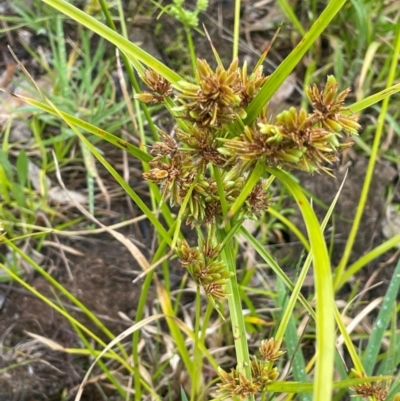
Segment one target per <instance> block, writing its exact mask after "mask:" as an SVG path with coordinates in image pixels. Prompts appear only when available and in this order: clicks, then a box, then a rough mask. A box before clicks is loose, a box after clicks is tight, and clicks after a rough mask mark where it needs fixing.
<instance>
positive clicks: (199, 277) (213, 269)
mask: <svg viewBox="0 0 400 401" xmlns="http://www.w3.org/2000/svg"><path fill="white" fill-rule="evenodd" d="M208 231H209V232H208V238H207V240H206V242H203V241H199V245H198V246H197V247H196V248H191V247H189V245H188V243H187V242H186V241H184V240H183V241H179V242H178V244H177V247H176V249H177V255H178V256H179V258H180V260H181V263H182V266H184V267H185V268H186V269H187V270H188V271H189V273H190V274H191V276H192V278H193V279H194V280H195V282H196V283H197V284H198V285H199V286H201V287H202V288H203V289H204V291H205V292H206V294H207V295H208V296H209V297H211V298H212V299H214V300H222V299H223V298H225V297H226V295H227V293H226V291H225V285H226V281H227V280H228V278H229V277H230V276H231V273H229V272H228V271H227V269H226V266H225V264H224V263H223V262H221V261H220V260H219V254H220V247H219V246H218V245H217V244H216V243H215V236H214V232H213V231H214V230H213V228H210V229H209V230H208Z"/></svg>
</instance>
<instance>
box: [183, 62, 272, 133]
mask: <svg viewBox="0 0 400 401" xmlns="http://www.w3.org/2000/svg"><path fill="white" fill-rule="evenodd" d="M197 68H198V77H199V84H198V85H194V84H189V83H187V82H181V83H179V84H178V85H177V89H178V91H179V92H180V94H179V96H178V100H179V101H180V103H181V106H179V107H177V108H175V111H183V112H184V113H185V117H186V118H187V119H188V120H189V121H192V122H193V123H195V124H196V125H197V126H199V127H221V126H222V125H223V124H229V123H231V122H232V121H234V120H236V119H237V117H238V116H239V117H241V118H244V117H245V116H246V112H245V110H244V108H245V107H246V106H247V105H248V103H250V101H251V100H252V99H253V98H254V96H255V95H256V94H257V93H258V91H259V90H260V88H261V86H262V85H263V84H264V82H265V81H266V79H267V77H264V76H263V74H262V67H258V68H257V69H256V70H255V71H254V72H253V73H252V74H251V75H250V76H249V77H248V76H247V66H246V64H245V65H244V67H243V70H241V69H240V68H239V67H238V60H237V59H235V60H233V61H232V63H231V65H230V66H229V68H228V69H227V70H225V69H224V68H223V67H222V65H218V67H217V69H216V71H215V72H214V71H213V70H212V69H211V67H210V66H209V65H208V63H207V61H205V60H198V63H197Z"/></svg>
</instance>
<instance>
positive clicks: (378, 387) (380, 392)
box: [351, 369, 400, 401]
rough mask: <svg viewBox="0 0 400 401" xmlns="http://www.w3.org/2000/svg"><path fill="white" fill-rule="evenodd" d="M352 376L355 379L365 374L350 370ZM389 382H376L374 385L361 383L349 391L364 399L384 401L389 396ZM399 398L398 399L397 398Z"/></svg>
mask: <svg viewBox="0 0 400 401" xmlns="http://www.w3.org/2000/svg"><path fill="white" fill-rule="evenodd" d="M352 372H353V374H354V375H355V377H357V378H363V377H366V376H365V374H363V373H359V372H357V371H356V370H354V369H352ZM389 387H390V382H386V383H382V382H381V381H378V382H376V383H362V384H357V385H355V386H353V387H352V388H351V389H352V390H353V391H354V392H355V393H356V396H359V397H362V398H365V399H370V398H372V399H374V400H375V401H385V400H386V397H387V396H388V394H389ZM399 398H400V397H399Z"/></svg>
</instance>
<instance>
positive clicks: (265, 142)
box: [218, 76, 360, 173]
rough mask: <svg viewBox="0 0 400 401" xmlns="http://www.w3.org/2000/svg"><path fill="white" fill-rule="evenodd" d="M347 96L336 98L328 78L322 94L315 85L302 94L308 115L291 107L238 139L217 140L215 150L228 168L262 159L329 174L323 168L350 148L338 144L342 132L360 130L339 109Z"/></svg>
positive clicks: (333, 83) (345, 111) (333, 84)
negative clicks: (309, 106) (309, 107)
mask: <svg viewBox="0 0 400 401" xmlns="http://www.w3.org/2000/svg"><path fill="white" fill-rule="evenodd" d="M348 92H349V90H345V91H343V92H341V93H339V94H337V83H336V80H335V78H334V77H333V76H329V77H328V80H327V83H326V86H325V88H324V90H322V91H319V90H318V88H317V87H316V85H314V86H312V87H309V88H307V90H306V93H307V97H308V99H309V100H310V102H311V104H312V106H313V112H312V113H307V112H306V110H304V109H300V110H299V111H297V110H296V109H295V108H294V107H291V108H290V109H289V110H285V111H283V112H282V113H280V114H279V115H277V116H276V118H275V121H273V122H272V121H268V119H267V118H266V117H265V115H264V116H262V117H261V118H259V119H257V120H256V122H255V123H253V124H252V125H251V126H246V127H245V128H244V130H243V132H242V133H241V134H240V135H239V136H237V137H235V138H232V139H231V138H220V141H221V142H222V146H221V147H220V148H219V149H218V150H219V152H220V153H221V154H223V155H225V156H227V157H229V158H230V164H232V165H235V164H237V163H239V162H241V161H246V162H250V164H254V163H255V162H256V161H257V160H259V159H263V160H264V161H265V164H266V165H268V166H273V167H284V168H287V169H293V168H294V169H300V170H304V171H307V172H310V173H313V172H315V171H320V170H322V171H325V172H329V170H328V169H327V168H326V167H325V165H326V164H332V163H333V162H335V161H337V160H338V153H339V152H340V151H342V150H343V149H345V148H347V147H349V146H351V145H352V144H351V143H340V139H341V138H342V132H345V133H347V134H350V135H354V134H356V133H357V131H358V130H359V129H360V125H359V124H358V123H357V122H356V118H355V117H354V116H351V115H348V114H349V110H348V109H347V108H346V107H344V106H343V102H344V100H345V98H346V96H347V94H348ZM264 114H265V113H264Z"/></svg>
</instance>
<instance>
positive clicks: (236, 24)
mask: <svg viewBox="0 0 400 401" xmlns="http://www.w3.org/2000/svg"><path fill="white" fill-rule="evenodd" d="M240 3H241V1H240V0H235V17H234V18H235V20H234V21H235V22H234V27H233V59H235V58H236V57H238V55H239V30H240Z"/></svg>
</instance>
